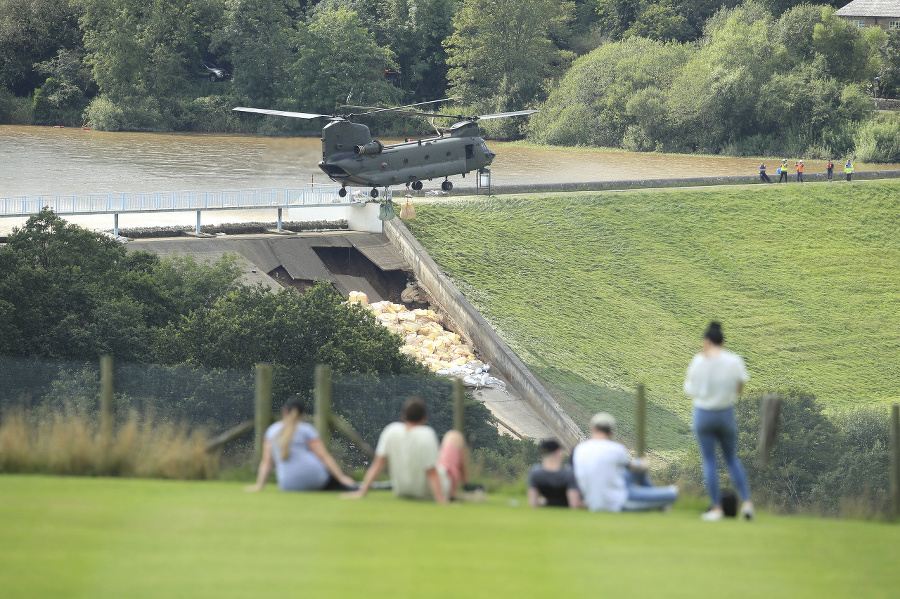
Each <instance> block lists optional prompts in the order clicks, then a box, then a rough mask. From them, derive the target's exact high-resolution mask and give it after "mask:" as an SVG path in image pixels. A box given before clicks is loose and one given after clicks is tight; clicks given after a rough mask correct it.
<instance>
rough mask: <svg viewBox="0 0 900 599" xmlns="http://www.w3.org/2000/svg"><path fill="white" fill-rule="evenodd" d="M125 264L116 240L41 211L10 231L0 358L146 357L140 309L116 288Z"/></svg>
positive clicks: (0, 302) (0, 303)
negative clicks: (105, 354) (8, 356)
mask: <svg viewBox="0 0 900 599" xmlns="http://www.w3.org/2000/svg"><path fill="white" fill-rule="evenodd" d="M124 260H125V250H124V248H123V247H122V246H121V244H119V243H118V242H117V241H115V240H113V239H111V238H109V237H106V236H105V235H101V234H97V233H92V232H91V231H87V230H85V229H82V228H81V227H78V226H75V225H71V224H68V223H66V221H64V220H63V219H61V218H60V217H59V216H57V215H56V214H54V213H53V212H52V211H50V210H48V209H44V210H42V211H41V212H40V213H39V214H37V215H35V216H32V217H31V218H29V219H28V221H26V223H25V225H24V227H22V228H21V229H18V228H17V229H14V230H13V233H12V234H11V235H10V236H9V241H8V245H7V246H6V247H5V248H3V250H0V262H2V264H3V266H4V268H2V269H0V312H2V316H0V318H3V322H2V324H0V328H2V329H3V330H4V334H3V335H2V337H3V338H4V340H5V346H3V347H0V355H13V356H46V357H54V358H66V359H73V358H74V359H81V358H84V359H93V358H97V357H99V356H100V355H102V354H104V353H116V354H117V355H120V356H122V357H124V358H126V359H132V360H135V359H141V358H144V357H146V348H147V345H146V344H145V343H144V342H143V340H142V335H143V334H144V333H145V332H146V331H145V327H144V324H143V318H142V313H141V310H140V307H139V306H138V304H137V303H136V302H135V301H134V300H133V299H132V298H129V297H128V296H127V295H125V294H123V293H122V292H121V290H120V288H119V286H118V284H117V283H118V279H119V275H120V267H121V265H122V263H123V262H124ZM4 308H5V309H4Z"/></svg>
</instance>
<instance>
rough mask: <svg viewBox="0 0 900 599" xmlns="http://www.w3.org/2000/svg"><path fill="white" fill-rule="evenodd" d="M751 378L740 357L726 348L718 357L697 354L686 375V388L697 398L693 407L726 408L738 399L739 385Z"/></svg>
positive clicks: (705, 408) (688, 392)
mask: <svg viewBox="0 0 900 599" xmlns="http://www.w3.org/2000/svg"><path fill="white" fill-rule="evenodd" d="M748 380H750V376H749V375H748V374H747V368H746V367H745V366H744V361H743V360H742V359H741V357H740V356H739V355H737V354H735V353H732V352H730V351H727V350H724V349H723V350H722V351H721V353H720V354H719V355H718V356H716V357H715V358H707V357H706V356H704V355H703V354H697V355H696V356H694V359H693V360H691V365H690V366H688V370H687V376H686V377H685V379H684V392H685V393H687V394H688V395H690V396H691V397H692V398H693V399H694V407H697V408H702V409H704V410H724V409H725V408H730V407H732V406H733V405H734V404H735V403H737V399H738V387H739V386H740V385H741V384H742V383H746V382H747V381H748Z"/></svg>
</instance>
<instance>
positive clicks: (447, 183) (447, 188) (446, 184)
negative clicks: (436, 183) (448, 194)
mask: <svg viewBox="0 0 900 599" xmlns="http://www.w3.org/2000/svg"><path fill="white" fill-rule="evenodd" d="M441 189H443V190H444V191H450V190H451V189H453V183H451V182H450V181H444V182H443V183H441Z"/></svg>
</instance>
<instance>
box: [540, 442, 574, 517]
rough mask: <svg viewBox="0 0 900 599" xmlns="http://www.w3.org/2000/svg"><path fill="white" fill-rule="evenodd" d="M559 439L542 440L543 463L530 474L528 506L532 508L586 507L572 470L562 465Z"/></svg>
mask: <svg viewBox="0 0 900 599" xmlns="http://www.w3.org/2000/svg"><path fill="white" fill-rule="evenodd" d="M563 459H564V458H563V451H562V447H561V446H560V445H559V442H558V441H557V440H556V439H546V440H544V441H541V463H540V464H535V465H534V466H532V467H531V471H530V472H529V473H528V505H530V506H531V507H542V506H547V507H569V508H572V509H577V508H580V507H583V504H582V503H581V493H579V492H578V483H576V482H575V473H574V472H572V467H571V466H569V465H567V464H564V463H563Z"/></svg>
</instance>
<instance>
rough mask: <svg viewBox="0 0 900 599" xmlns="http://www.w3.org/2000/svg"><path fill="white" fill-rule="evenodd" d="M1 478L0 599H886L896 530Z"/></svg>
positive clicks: (229, 487) (892, 583)
mask: <svg viewBox="0 0 900 599" xmlns="http://www.w3.org/2000/svg"><path fill="white" fill-rule="evenodd" d="M698 514H699V509H698V510H678V509H676V510H675V511H673V512H672V513H670V514H668V515H664V514H660V513H654V514H591V513H588V512H569V511H566V510H561V511H560V510H530V509H528V508H525V507H521V506H520V507H511V506H509V505H508V504H507V502H506V500H505V499H504V500H500V499H497V500H492V501H490V502H489V503H487V504H481V505H451V506H446V507H445V506H437V505H434V504H429V503H413V502H407V501H401V500H396V499H393V498H392V497H391V496H390V494H389V493H386V492H376V493H373V495H372V496H370V497H369V498H367V499H366V500H364V501H351V500H341V499H339V498H338V497H336V496H335V495H332V494H324V493H323V494H285V493H279V492H277V491H275V490H274V489H273V488H272V487H269V488H267V489H266V491H265V492H263V493H262V494H246V493H243V492H242V491H241V487H240V486H239V485H238V484H234V483H209V482H205V483H196V482H195V483H185V482H164V481H147V480H114V479H83V478H82V479H76V478H52V477H24V476H0V524H2V530H3V543H0V588H2V589H3V592H2V594H3V597H4V598H5V599H19V598H23V599H24V598H27V599H37V598H42V597H72V598H81V597H85V598H88V597H89V598H90V599H104V598H107V597H109V598H116V599H120V598H122V597H128V598H129V599H140V598H143V597H147V598H153V599H158V598H160V597H189V598H191V599H203V598H205V597H211V598H215V599H227V598H230V597H234V598H240V599H246V598H247V597H376V598H377V597H415V598H417V599H418V598H420V597H467V598H470V599H475V598H480V597H485V598H490V599H496V598H498V597H591V598H596V597H598V596H607V597H640V596H644V597H669V598H678V597H686V598H687V597H689V598H691V599H694V598H696V597H708V596H727V597H734V598H740V597H752V598H757V597H790V598H791V599H801V598H804V597H810V598H814V599H821V598H822V597H843V596H852V597H866V598H869V599H874V598H878V597H893V596H894V595H895V593H896V581H897V577H896V564H895V559H894V556H895V551H894V549H895V546H896V532H897V531H896V527H895V526H890V525H885V524H876V523H865V522H853V521H829V520H816V519H808V518H800V517H796V518H777V517H772V516H766V515H762V516H760V517H759V518H758V519H757V521H755V522H753V523H745V522H740V521H730V522H721V523H715V524H710V523H702V522H700V521H699V519H698Z"/></svg>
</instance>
